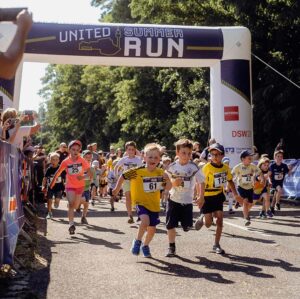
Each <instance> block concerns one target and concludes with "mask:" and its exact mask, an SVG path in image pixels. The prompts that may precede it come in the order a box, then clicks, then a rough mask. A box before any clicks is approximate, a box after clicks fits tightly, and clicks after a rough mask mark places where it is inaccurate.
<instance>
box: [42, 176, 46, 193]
mask: <svg viewBox="0 0 300 299" xmlns="http://www.w3.org/2000/svg"><path fill="white" fill-rule="evenodd" d="M42 186H43V187H42V192H44V191H46V187H47V178H46V177H45V176H44V177H43V182H42Z"/></svg>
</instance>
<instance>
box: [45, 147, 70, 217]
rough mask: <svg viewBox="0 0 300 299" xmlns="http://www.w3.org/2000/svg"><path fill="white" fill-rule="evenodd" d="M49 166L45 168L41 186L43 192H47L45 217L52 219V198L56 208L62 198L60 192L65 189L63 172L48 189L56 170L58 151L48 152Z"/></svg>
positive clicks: (57, 166)
mask: <svg viewBox="0 0 300 299" xmlns="http://www.w3.org/2000/svg"><path fill="white" fill-rule="evenodd" d="M50 163H51V164H50V166H49V167H48V168H47V170H46V173H45V176H44V178H43V182H42V186H43V190H42V191H43V192H46V193H47V208H48V214H47V219H52V217H53V215H52V200H53V198H54V200H55V201H54V207H55V208H58V206H59V201H60V200H61V198H62V193H63V191H64V189H65V187H64V182H65V173H64V172H63V173H62V174H61V175H60V176H59V177H58V178H57V181H56V184H55V186H54V187H53V188H52V189H50V188H49V185H50V182H51V181H52V179H53V177H54V175H55V173H56V171H57V170H58V168H59V154H58V153H51V154H50Z"/></svg>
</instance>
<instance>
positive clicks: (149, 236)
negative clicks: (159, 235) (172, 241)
mask: <svg viewBox="0 0 300 299" xmlns="http://www.w3.org/2000/svg"><path fill="white" fill-rule="evenodd" d="M155 232H156V226H148V227H147V234H146V237H145V241H144V245H145V246H148V245H149V244H150V242H151V241H152V239H153V237H154V235H155Z"/></svg>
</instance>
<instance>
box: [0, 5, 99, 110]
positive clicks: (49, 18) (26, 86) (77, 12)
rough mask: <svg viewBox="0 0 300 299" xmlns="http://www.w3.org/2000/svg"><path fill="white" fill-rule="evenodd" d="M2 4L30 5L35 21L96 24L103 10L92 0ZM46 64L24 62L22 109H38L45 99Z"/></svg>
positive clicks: (20, 107) (20, 106)
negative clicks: (43, 85) (43, 83)
mask: <svg viewBox="0 0 300 299" xmlns="http://www.w3.org/2000/svg"><path fill="white" fill-rule="evenodd" d="M0 7H1V8H4V7H28V10H29V11H31V12H32V14H33V20H34V21H36V22H49V23H84V24H95V23H97V20H98V19H99V17H100V9H99V8H95V7H92V6H91V5H90V0H23V1H22V0H0ZM46 66H47V64H45V63H29V62H25V63H24V64H23V73H22V83H21V96H20V105H19V110H36V111H37V110H38V106H39V103H40V102H42V101H43V99H42V98H40V97H39V95H38V94H37V93H38V91H39V89H40V88H41V87H42V85H41V80H40V79H41V78H42V77H43V76H44V74H45V68H46Z"/></svg>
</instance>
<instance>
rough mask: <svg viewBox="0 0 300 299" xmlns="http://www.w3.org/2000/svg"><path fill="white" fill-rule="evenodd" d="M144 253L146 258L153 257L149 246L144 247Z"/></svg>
mask: <svg viewBox="0 0 300 299" xmlns="http://www.w3.org/2000/svg"><path fill="white" fill-rule="evenodd" d="M142 252H143V256H144V257H151V253H150V247H149V246H148V245H144V246H142Z"/></svg>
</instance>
